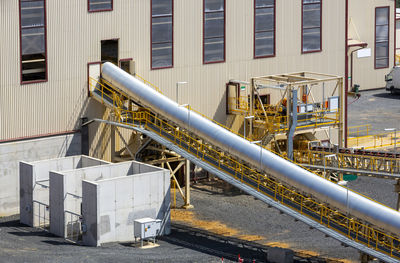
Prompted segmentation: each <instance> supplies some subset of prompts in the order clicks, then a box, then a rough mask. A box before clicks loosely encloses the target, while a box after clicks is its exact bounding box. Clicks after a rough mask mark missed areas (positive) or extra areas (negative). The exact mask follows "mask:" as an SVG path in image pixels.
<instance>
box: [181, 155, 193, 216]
mask: <svg viewBox="0 0 400 263" xmlns="http://www.w3.org/2000/svg"><path fill="white" fill-rule="evenodd" d="M183 208H185V209H190V208H193V205H191V204H190V161H189V160H186V162H185V204H184V205H183Z"/></svg>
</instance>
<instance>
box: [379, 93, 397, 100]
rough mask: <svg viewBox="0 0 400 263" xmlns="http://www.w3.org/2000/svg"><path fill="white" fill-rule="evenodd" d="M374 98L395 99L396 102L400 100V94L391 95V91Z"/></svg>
mask: <svg viewBox="0 0 400 263" xmlns="http://www.w3.org/2000/svg"><path fill="white" fill-rule="evenodd" d="M372 96H374V97H378V98H385V99H394V100H399V99H400V93H396V94H390V92H389V91H387V92H383V93H377V94H374V95H372Z"/></svg>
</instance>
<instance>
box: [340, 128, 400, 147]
mask: <svg viewBox="0 0 400 263" xmlns="http://www.w3.org/2000/svg"><path fill="white" fill-rule="evenodd" d="M396 135H397V133H396V132H383V133H379V134H374V135H364V136H358V137H348V138H347V143H348V146H349V147H363V148H364V149H377V148H385V147H389V146H395V142H396V146H397V145H399V144H400V141H399V140H395V136H396Z"/></svg>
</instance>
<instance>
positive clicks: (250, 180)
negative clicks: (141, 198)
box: [92, 63, 400, 261]
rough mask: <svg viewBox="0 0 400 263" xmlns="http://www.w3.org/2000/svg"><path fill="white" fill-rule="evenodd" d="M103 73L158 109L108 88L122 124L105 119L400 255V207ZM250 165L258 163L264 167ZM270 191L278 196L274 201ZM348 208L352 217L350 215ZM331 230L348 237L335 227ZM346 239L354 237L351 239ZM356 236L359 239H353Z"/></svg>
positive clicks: (366, 246) (127, 78) (120, 76)
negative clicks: (135, 108) (132, 106)
mask: <svg viewBox="0 0 400 263" xmlns="http://www.w3.org/2000/svg"><path fill="white" fill-rule="evenodd" d="M102 76H103V78H102V81H105V82H107V83H108V84H109V85H111V87H113V89H114V90H115V91H116V92H114V93H113V97H114V98H115V96H119V95H118V94H120V93H121V94H126V95H127V96H128V97H129V98H130V99H131V100H132V101H134V102H135V103H139V104H140V105H142V106H144V107H147V108H148V109H150V110H151V111H152V112H154V113H155V114H156V115H155V114H153V113H150V112H147V111H146V112H129V110H126V109H124V106H123V103H122V102H121V101H120V99H111V100H110V101H109V102H108V101H107V100H106V99H103V97H104V96H105V95H107V94H105V93H103V92H102V89H101V88H100V89H98V91H97V93H96V92H92V94H93V95H94V97H96V96H97V99H98V100H100V101H102V103H105V104H108V105H109V106H108V107H112V108H113V109H114V110H115V114H116V116H117V117H118V121H117V122H116V123H112V122H108V121H104V120H100V121H101V122H105V123H110V124H112V125H120V126H122V127H132V128H133V129H134V130H137V131H140V132H142V133H145V134H147V135H148V136H151V137H152V138H153V139H155V140H157V141H158V142H160V143H162V144H163V145H165V146H167V147H169V148H170V149H172V150H174V151H176V152H177V153H179V154H181V155H183V156H185V158H188V159H190V160H191V161H192V162H194V163H195V164H196V165H199V166H201V167H203V168H204V169H206V170H208V171H210V172H212V173H214V174H217V175H218V176H219V177H221V178H223V179H224V180H226V181H227V182H230V183H232V184H233V185H235V186H237V187H239V188H241V189H242V188H243V189H246V192H248V193H251V194H252V195H253V196H257V198H260V199H261V200H263V201H264V202H267V203H268V204H272V205H273V206H277V207H280V208H279V209H283V210H285V209H286V208H284V207H282V205H283V206H288V207H290V209H292V211H288V210H285V211H286V213H289V214H292V216H295V217H296V218H301V219H300V220H302V221H303V222H307V224H310V225H312V223H311V222H308V220H309V219H312V220H315V221H318V224H319V225H318V229H319V230H321V231H323V232H324V233H328V235H329V236H332V237H335V238H336V239H338V240H341V241H342V242H345V243H346V244H351V245H352V246H353V247H356V248H357V249H360V250H361V251H368V253H370V254H373V255H376V256H378V257H379V258H385V256H383V255H382V254H377V253H375V252H374V251H371V247H370V244H371V242H373V247H374V248H373V249H374V250H375V251H379V253H381V252H383V253H385V254H386V255H390V256H393V257H396V258H400V254H399V253H398V251H399V245H400V240H399V239H398V238H396V237H393V236H391V235H390V233H394V234H395V236H398V235H399V233H400V213H398V212H397V211H395V210H393V209H391V208H389V207H386V206H384V205H382V204H379V203H377V202H375V201H374V200H371V199H369V198H367V197H364V196H362V195H360V194H358V193H355V192H353V191H347V189H346V188H343V187H341V186H339V185H337V184H335V183H333V182H330V181H328V180H326V179H324V178H321V177H320V176H318V175H316V174H313V173H311V172H309V171H307V170H305V169H303V168H301V167H300V166H298V165H296V164H295V163H293V162H291V161H288V160H286V159H284V158H283V157H280V156H278V155H277V154H274V153H272V152H270V151H268V150H266V149H264V148H262V147H260V146H257V145H254V144H252V143H251V142H250V141H248V140H246V139H244V138H242V137H241V136H240V135H236V134H234V133H233V132H232V131H229V130H228V129H226V128H224V127H223V126H221V125H219V124H217V123H215V122H213V121H212V120H209V119H207V118H206V117H204V116H202V115H201V114H198V113H196V112H194V111H192V110H191V109H190V107H187V108H185V107H179V105H178V104H177V103H175V102H173V101H172V100H170V99H168V98H167V97H165V96H164V95H162V94H160V93H158V92H156V91H155V90H153V89H152V88H151V87H149V86H147V85H146V84H144V83H143V82H141V81H139V80H138V79H136V78H135V77H133V76H131V75H129V74H127V73H125V72H123V71H122V70H120V69H119V68H118V67H116V66H114V65H112V64H111V63H105V64H104V65H103V68H102ZM94 88H95V89H96V88H97V87H94ZM99 92H100V93H99ZM117 93H118V94H117ZM121 96H122V95H121ZM124 96H125V95H124ZM189 113H190V114H189ZM160 117H161V118H160ZM176 127H179V129H177V128H176ZM249 166H250V167H253V168H254V167H255V168H256V169H257V170H259V171H260V173H257V171H256V170H254V169H252V168H249ZM266 174H267V175H266ZM227 176H228V177H227ZM230 177H231V178H230ZM289 185H290V187H288V186H289ZM248 187H250V189H249V188H248ZM251 189H252V190H251ZM265 196H269V198H273V199H271V200H270V199H266V198H265ZM272 200H275V201H272ZM271 202H277V203H271ZM293 211H298V213H299V214H298V215H293ZM344 212H346V214H347V215H348V217H345V216H343V213H344ZM296 213H297V212H296ZM302 216H306V217H308V218H309V219H305V218H303V217H302ZM340 218H345V220H346V221H337V220H341V219H340ZM361 222H362V223H361ZM325 226H327V227H329V230H326V229H325ZM331 229H334V230H335V231H336V232H338V233H340V235H342V236H337V235H336V234H334V233H332V232H329V231H331ZM344 236H345V237H344ZM343 238H345V239H346V238H347V239H346V240H345V241H344V239H343ZM353 240H356V241H355V242H358V243H357V244H353V243H352V242H354V241H353ZM386 259H387V258H385V260H386ZM389 261H390V260H389Z"/></svg>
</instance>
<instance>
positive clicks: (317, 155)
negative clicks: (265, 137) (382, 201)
mask: <svg viewBox="0 0 400 263" xmlns="http://www.w3.org/2000/svg"><path fill="white" fill-rule="evenodd" d="M331 154H332V153H330V152H321V151H311V150H305V151H294V159H295V161H296V162H297V163H302V164H311V165H324V158H326V157H325V156H326V155H331ZM335 155H336V158H337V159H335V164H334V165H333V164H331V160H329V159H326V160H325V165H326V166H334V167H337V168H351V169H354V170H359V171H371V172H385V173H389V174H400V160H399V159H396V158H390V157H382V156H369V155H357V154H351V153H335Z"/></svg>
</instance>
